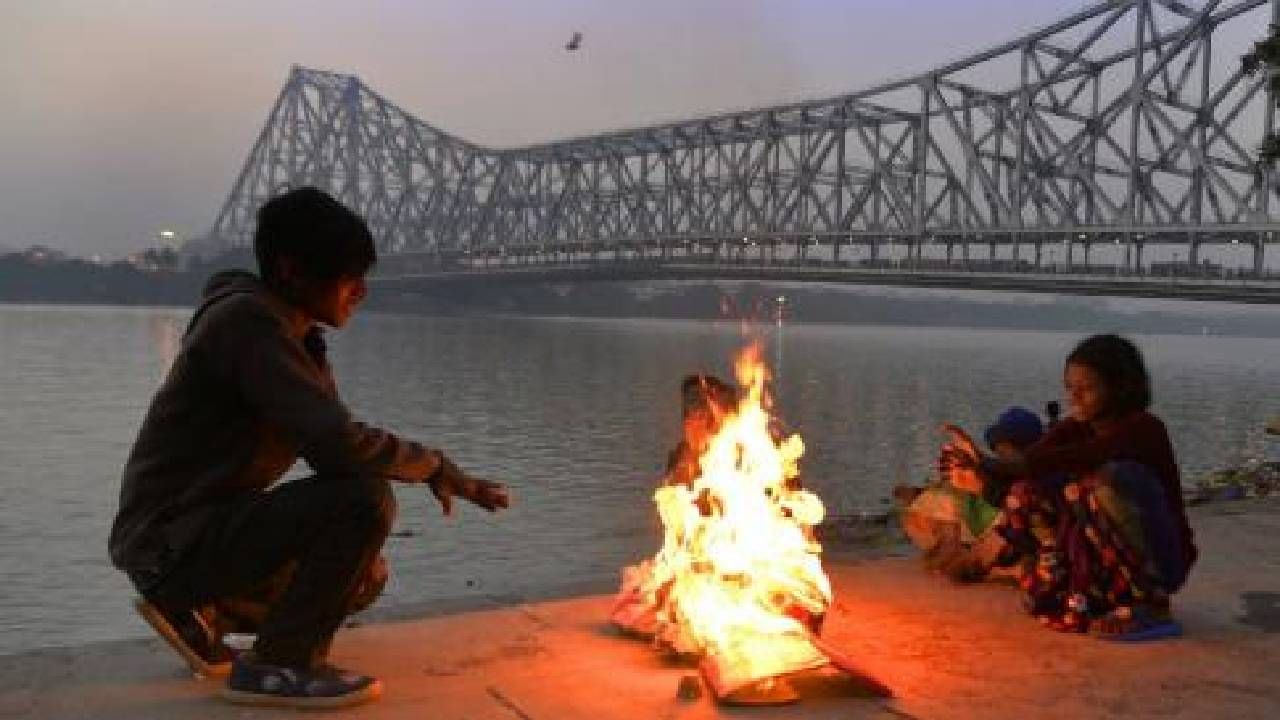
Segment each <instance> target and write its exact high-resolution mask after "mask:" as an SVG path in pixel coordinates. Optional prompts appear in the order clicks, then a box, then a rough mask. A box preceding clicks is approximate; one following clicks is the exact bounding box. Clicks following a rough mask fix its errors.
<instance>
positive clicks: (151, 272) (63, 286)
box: [0, 246, 253, 306]
mask: <svg viewBox="0 0 1280 720" xmlns="http://www.w3.org/2000/svg"><path fill="white" fill-rule="evenodd" d="M226 267H250V268H251V267H253V264H252V259H251V258H249V257H248V254H247V253H245V252H243V251H241V252H236V253H228V254H226V255H223V256H219V257H217V258H213V259H210V260H200V259H193V260H189V261H187V262H186V263H185V264H184V263H181V262H180V261H179V256H178V253H177V252H176V251H175V250H173V249H172V248H150V249H147V250H144V251H142V252H140V253H137V254H135V255H133V256H131V257H130V258H129V259H128V260H117V261H113V262H95V261H91V260H85V259H83V258H75V257H69V256H67V255H66V254H64V253H61V252H58V251H56V250H50V249H48V248H44V247H40V246H36V247H32V248H28V249H27V250H23V251H20V252H11V253H7V254H3V255H0V302H26V303H77V304H98V303H101V304H109V305H175V306H186V305H191V304H192V303H194V302H195V300H196V299H198V298H199V296H200V291H201V289H202V288H203V287H204V283H205V281H206V280H207V279H208V277H209V275H210V274H211V273H212V272H214V271H215V270H219V269H223V268H226Z"/></svg>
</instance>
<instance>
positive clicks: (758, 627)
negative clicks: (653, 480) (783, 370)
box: [612, 344, 848, 701]
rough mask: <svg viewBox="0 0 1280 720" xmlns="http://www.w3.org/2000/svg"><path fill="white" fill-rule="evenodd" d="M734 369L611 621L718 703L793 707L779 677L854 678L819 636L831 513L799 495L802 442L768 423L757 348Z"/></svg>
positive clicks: (666, 493)
mask: <svg viewBox="0 0 1280 720" xmlns="http://www.w3.org/2000/svg"><path fill="white" fill-rule="evenodd" d="M734 369H735V374H736V376H737V381H738V384H739V389H738V391H737V393H736V394H735V395H736V397H735V401H734V402H731V403H730V406H729V407H713V410H714V412H715V413H716V415H717V417H716V418H715V422H714V423H713V432H712V434H711V436H710V437H709V439H708V440H707V441H706V442H705V443H701V444H702V445H705V447H701V448H699V451H700V454H699V455H698V457H697V466H696V471H695V473H694V474H693V477H692V479H691V480H690V481H688V482H680V483H673V484H666V485H664V486H663V487H661V488H659V489H658V490H657V492H656V493H655V494H654V501H655V502H656V503H657V506H658V515H659V518H660V519H661V521H662V526H663V544H662V548H661V549H660V550H659V551H658V553H657V554H656V555H655V556H654V557H653V558H651V559H649V560H646V561H644V562H642V563H640V564H638V565H634V566H631V567H628V568H626V569H625V570H624V571H623V580H622V588H621V590H620V591H619V594H618V597H617V600H616V602H615V606H614V610H613V613H612V621H613V622H614V624H616V625H618V626H619V627H621V628H623V629H625V630H627V631H629V632H632V633H635V634H638V635H642V636H645V637H649V638H652V639H653V641H654V642H655V644H656V645H657V646H658V647H660V648H662V649H664V650H667V651H669V652H672V653H675V654H678V655H682V656H689V657H693V658H697V659H698V661H699V669H700V670H701V673H702V676H703V678H704V679H705V680H706V681H707V683H708V684H709V685H710V686H711V687H712V689H713V691H714V692H715V694H716V696H717V697H718V698H720V699H722V700H729V701H733V700H735V699H745V698H748V697H773V698H783V699H786V700H790V699H794V698H792V697H790V696H789V694H788V692H786V691H785V688H783V687H782V686H780V685H779V683H778V681H779V680H780V679H783V678H785V677H787V676H789V675H792V674H795V673H799V672H802V671H806V670H812V669H816V668H821V667H824V666H827V665H831V664H832V663H833V662H834V663H836V664H837V665H838V666H840V667H842V669H845V670H848V668H847V667H844V664H843V663H841V662H840V660H841V659H842V658H838V657H833V653H832V651H831V649H830V648H827V647H826V646H824V645H823V644H822V643H821V641H820V640H819V636H818V634H819V632H820V630H821V627H822V622H823V619H824V617H825V616H826V613H827V609H828V608H829V607H830V605H831V602H832V592H831V583H830V581H829V580H828V578H827V575H826V573H825V572H824V571H823V568H822V547H821V545H820V543H819V542H818V541H817V539H816V536H815V533H814V528H815V527H816V526H817V525H818V524H819V523H821V522H822V518H823V514H824V512H825V510H824V508H823V505H822V501H821V500H820V499H819V498H818V496H817V495H815V494H814V493H812V492H810V491H808V490H806V489H804V488H802V487H801V486H800V482H799V475H800V472H799V463H800V458H801V457H802V456H803V454H804V443H803V441H802V440H801V439H800V436H799V435H795V434H786V433H783V432H780V431H779V429H778V428H779V423H777V422H776V421H775V419H774V417H773V416H772V414H771V409H772V400H771V398H770V396H769V387H770V382H769V371H768V368H767V366H766V365H765V363H764V361H763V359H762V357H761V349H760V346H759V345H758V344H752V345H750V346H748V347H747V348H746V349H745V350H743V351H742V352H741V353H740V354H739V356H738V357H737V359H736V362H735V363H734Z"/></svg>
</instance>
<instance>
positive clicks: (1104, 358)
mask: <svg viewBox="0 0 1280 720" xmlns="http://www.w3.org/2000/svg"><path fill="white" fill-rule="evenodd" d="M1073 363H1074V364H1076V365H1083V366H1085V367H1087V368H1089V369H1090V370H1092V371H1094V372H1095V373H1097V374H1098V375H1099V376H1100V377H1101V378H1102V381H1103V382H1104V383H1105V384H1106V386H1107V392H1108V395H1109V404H1110V405H1111V407H1110V408H1109V410H1111V411H1112V412H1113V413H1120V414H1123V413H1129V412H1134V411H1137V410H1146V409H1147V408H1148V407H1150V406H1151V376H1150V375H1148V374H1147V364H1146V363H1145V362H1143V360H1142V353H1141V352H1140V351H1139V350H1138V347H1137V346H1136V345H1134V344H1133V343H1132V342H1130V341H1129V340H1127V339H1125V338H1122V337H1120V336H1119V335H1094V336H1092V337H1087V338H1085V339H1084V340H1081V341H1080V344H1079V345H1076V348H1075V349H1074V350H1072V351H1071V354H1070V355H1068V356H1067V364H1073Z"/></svg>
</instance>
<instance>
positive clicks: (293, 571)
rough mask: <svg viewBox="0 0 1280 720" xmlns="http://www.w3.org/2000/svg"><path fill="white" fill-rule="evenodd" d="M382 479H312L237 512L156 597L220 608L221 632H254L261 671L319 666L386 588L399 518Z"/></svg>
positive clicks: (216, 523)
mask: <svg viewBox="0 0 1280 720" xmlns="http://www.w3.org/2000/svg"><path fill="white" fill-rule="evenodd" d="M395 509H396V506H395V496H394V495H393V494H392V492H391V487H390V485H389V484H388V482H387V480H385V479H383V478H379V477H361V476H327V475H313V476H311V477H309V478H305V479H300V480H295V481H293V482H288V483H284V484H282V485H279V486H277V487H276V488H274V489H272V490H270V491H267V492H260V493H255V494H254V495H252V496H250V497H247V498H244V499H241V500H237V501H234V502H232V503H229V504H228V505H227V506H226V507H225V508H222V509H220V510H219V512H217V513H216V515H215V517H214V519H213V520H212V521H211V522H210V524H209V526H208V528H207V529H206V530H205V531H204V532H203V533H202V535H201V537H200V540H199V542H198V543H197V544H196V545H195V547H194V548H193V549H192V550H191V551H190V552H189V553H187V554H185V555H184V556H182V557H181V558H180V559H179V560H178V561H177V563H176V564H175V566H174V567H173V569H172V570H171V571H170V572H169V574H168V576H167V577H166V578H165V580H164V581H163V582H162V583H161V584H160V586H159V587H157V588H156V590H155V594H156V595H157V596H158V597H159V598H160V599H161V600H162V601H165V602H171V603H179V604H186V605H194V606H213V607H214V608H216V614H217V615H218V617H219V626H220V629H223V630H228V629H237V630H256V631H257V633H258V640H257V643H256V645H255V646H254V652H255V654H256V655H257V656H258V658H259V659H260V660H261V661H262V662H267V663H272V664H277V665H288V666H313V665H316V664H318V663H320V662H322V661H323V660H324V657H325V655H326V654H327V652H328V648H329V643H330V641H331V640H332V638H333V635H334V633H335V632H337V630H338V628H339V627H340V626H341V624H342V621H343V619H344V618H345V617H346V616H347V615H349V614H351V613H352V612H355V611H358V610H360V609H363V607H365V606H367V605H368V604H370V603H371V602H372V601H373V599H374V598H376V597H377V595H378V593H379V592H380V591H381V590H382V586H383V585H384V584H385V582H386V578H387V572H386V564H385V562H383V561H382V558H381V556H380V555H379V551H380V550H381V548H382V544H383V542H384V541H385V540H386V537H387V533H388V532H390V529H391V523H392V521H393V520H394V518H395Z"/></svg>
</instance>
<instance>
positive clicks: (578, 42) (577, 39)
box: [564, 32, 582, 52]
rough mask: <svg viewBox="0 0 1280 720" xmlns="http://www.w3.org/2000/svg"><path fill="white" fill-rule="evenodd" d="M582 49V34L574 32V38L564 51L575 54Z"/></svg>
mask: <svg viewBox="0 0 1280 720" xmlns="http://www.w3.org/2000/svg"><path fill="white" fill-rule="evenodd" d="M580 47H582V33H580V32H574V33H573V37H571V38H569V42H567V43H565V46H564V49H565V50H568V51H569V52H573V51H574V50H577V49H578V48H580Z"/></svg>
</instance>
